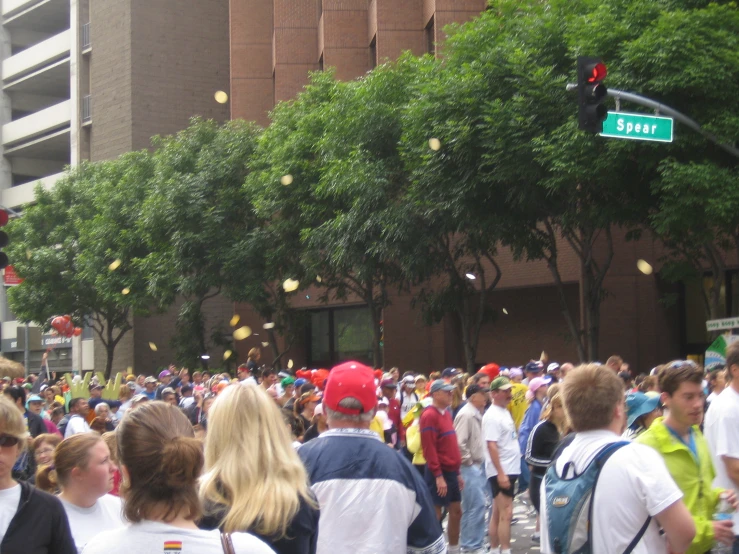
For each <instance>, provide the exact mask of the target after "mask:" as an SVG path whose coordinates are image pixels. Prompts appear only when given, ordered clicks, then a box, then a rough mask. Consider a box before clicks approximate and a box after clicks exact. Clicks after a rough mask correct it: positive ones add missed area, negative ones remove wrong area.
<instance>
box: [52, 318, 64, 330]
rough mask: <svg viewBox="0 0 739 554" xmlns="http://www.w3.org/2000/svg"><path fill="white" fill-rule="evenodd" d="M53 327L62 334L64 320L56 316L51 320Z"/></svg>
mask: <svg viewBox="0 0 739 554" xmlns="http://www.w3.org/2000/svg"><path fill="white" fill-rule="evenodd" d="M51 326H52V327H53V328H54V329H56V330H57V331H59V332H60V333H61V332H62V329H63V328H64V318H63V317H60V316H56V317H55V318H54V319H52V320H51Z"/></svg>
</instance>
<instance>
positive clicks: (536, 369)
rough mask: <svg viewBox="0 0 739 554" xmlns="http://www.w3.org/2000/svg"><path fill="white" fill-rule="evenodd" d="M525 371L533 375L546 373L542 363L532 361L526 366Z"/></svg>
mask: <svg viewBox="0 0 739 554" xmlns="http://www.w3.org/2000/svg"><path fill="white" fill-rule="evenodd" d="M524 371H529V372H531V373H540V372H542V371H544V364H543V363H541V362H534V361H531V362H529V363H527V364H526V367H525V368H524Z"/></svg>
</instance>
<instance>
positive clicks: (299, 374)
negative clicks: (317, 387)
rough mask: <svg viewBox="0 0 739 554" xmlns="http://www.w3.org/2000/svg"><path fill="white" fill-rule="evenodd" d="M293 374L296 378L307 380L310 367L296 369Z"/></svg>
mask: <svg viewBox="0 0 739 554" xmlns="http://www.w3.org/2000/svg"><path fill="white" fill-rule="evenodd" d="M295 376H296V377H297V378H298V379H308V380H309V379H310V377H311V374H310V369H299V370H298V371H296V372H295Z"/></svg>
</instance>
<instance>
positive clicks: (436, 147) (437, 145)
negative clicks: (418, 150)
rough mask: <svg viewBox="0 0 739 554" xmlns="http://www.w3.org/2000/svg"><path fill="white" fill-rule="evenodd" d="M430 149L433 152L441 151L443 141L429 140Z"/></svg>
mask: <svg viewBox="0 0 739 554" xmlns="http://www.w3.org/2000/svg"><path fill="white" fill-rule="evenodd" d="M429 148H431V150H433V151H437V150H441V141H440V140H439V139H437V138H432V139H429Z"/></svg>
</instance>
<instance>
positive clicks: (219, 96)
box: [215, 90, 228, 104]
mask: <svg viewBox="0 0 739 554" xmlns="http://www.w3.org/2000/svg"><path fill="white" fill-rule="evenodd" d="M215 99H216V102H218V103H219V104H225V103H226V102H228V94H227V93H226V92H224V91H222V90H219V91H218V92H216V93H215Z"/></svg>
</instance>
